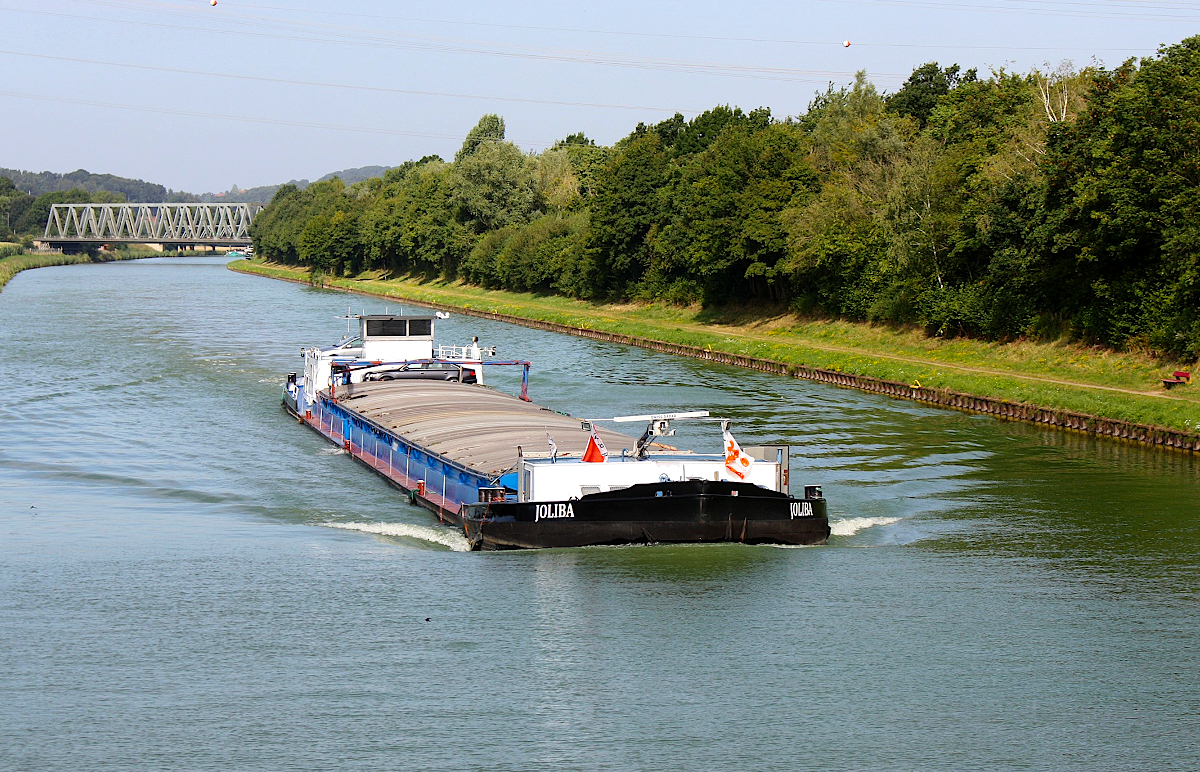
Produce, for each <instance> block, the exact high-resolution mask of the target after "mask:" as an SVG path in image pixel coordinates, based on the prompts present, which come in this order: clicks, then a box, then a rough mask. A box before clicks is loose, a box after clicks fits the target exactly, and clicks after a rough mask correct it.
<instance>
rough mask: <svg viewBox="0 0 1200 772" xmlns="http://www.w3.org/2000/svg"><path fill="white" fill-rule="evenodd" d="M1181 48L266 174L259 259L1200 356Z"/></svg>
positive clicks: (1197, 201)
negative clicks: (607, 141)
mask: <svg viewBox="0 0 1200 772" xmlns="http://www.w3.org/2000/svg"><path fill="white" fill-rule="evenodd" d="M1197 215H1200V37H1193V38H1188V39H1186V40H1184V41H1182V42H1181V43H1179V44H1176V45H1172V46H1167V47H1164V48H1162V49H1161V50H1160V51H1159V52H1158V54H1157V55H1156V56H1153V57H1148V58H1144V59H1140V60H1132V59H1131V60H1129V61H1127V62H1125V63H1124V64H1122V65H1121V66H1120V67H1117V68H1115V69H1105V68H1101V67H1089V68H1086V69H1084V70H1082V71H1074V70H1071V69H1069V68H1067V67H1060V68H1059V69H1057V70H1054V71H1048V72H1042V71H1037V70H1035V71H1032V72H1030V73H1026V74H1018V73H1011V72H1006V71H996V72H992V73H991V74H990V75H989V76H987V77H980V75H979V74H978V73H977V72H975V71H974V70H969V71H965V72H964V71H961V70H960V68H959V67H958V66H952V67H945V68H944V67H942V66H941V65H939V64H938V63H936V62H933V63H929V64H926V65H923V66H921V67H919V68H917V69H916V70H915V71H914V72H913V73H912V75H911V76H910V77H909V78H908V80H907V81H906V82H905V84H904V85H903V87H902V88H900V89H899V90H898V91H896V92H895V93H894V94H890V95H885V94H882V93H880V92H879V91H878V90H877V89H876V88H875V87H874V86H873V85H872V84H871V83H870V82H869V81H868V80H867V79H866V77H865V75H863V74H860V75H859V76H858V77H857V79H856V80H855V82H854V83H853V84H852V85H848V86H845V87H833V86H830V87H829V88H828V89H827V90H826V91H825V92H824V93H821V94H819V95H818V96H817V97H816V98H815V99H814V100H813V102H812V103H811V104H810V106H809V108H808V110H807V112H806V113H805V114H803V115H800V116H794V117H786V118H782V119H780V118H776V117H775V116H772V115H771V113H770V111H769V110H768V109H765V108H760V109H757V110H752V111H749V112H745V111H743V110H741V109H738V108H733V107H715V108H713V109H712V110H709V111H707V112H705V113H703V114H702V115H699V116H697V117H695V118H693V119H692V120H685V119H684V118H683V116H680V115H676V116H675V117H673V118H671V119H668V120H665V121H663V122H661V123H658V124H655V125H649V126H648V125H644V124H638V126H637V127H636V128H634V130H633V131H632V132H631V133H630V134H629V135H628V136H627V137H625V138H623V139H621V140H620V141H618V142H617V143H615V144H614V145H613V146H612V147H602V146H597V145H596V144H595V143H594V142H592V141H591V140H589V139H588V138H587V137H585V136H584V135H583V134H575V135H572V136H569V137H566V138H565V139H563V140H561V141H559V142H558V143H556V144H555V145H554V146H553V147H551V148H550V149H548V150H545V151H544V152H541V153H536V154H527V153H525V152H522V151H521V150H520V149H519V148H518V147H517V146H515V145H514V144H512V143H510V142H508V141H506V140H505V128H504V121H503V119H502V118H500V117H499V116H496V115H486V116H484V117H483V118H482V119H481V120H480V122H479V124H478V125H477V126H476V127H475V128H474V129H472V130H471V132H470V133H469V134H468V136H467V137H466V139H465V141H464V142H463V145H462V148H461V149H460V150H459V151H458V153H457V154H456V155H455V157H454V158H453V159H452V160H450V161H446V160H443V159H442V158H439V157H436V156H430V157H426V158H422V159H420V160H416V161H408V162H406V163H404V164H402V165H401V166H399V167H396V168H393V169H391V170H389V171H387V172H386V173H385V174H384V175H383V176H382V177H376V178H372V179H369V180H366V181H364V182H360V183H358V184H355V185H352V186H349V187H347V186H346V185H345V184H343V183H342V182H341V181H340V180H338V179H333V180H329V181H325V182H320V183H316V184H314V185H311V186H310V187H308V188H307V189H305V190H300V189H298V188H297V187H295V186H284V187H282V188H281V189H280V190H279V191H278V192H277V193H276V194H275V196H274V198H273V199H272V201H271V204H270V205H269V206H268V207H267V209H266V210H265V211H264V212H263V213H262V214H260V215H259V217H258V218H257V219H256V221H255V223H254V225H253V228H252V233H253V236H254V241H255V247H256V249H257V250H258V252H259V253H260V254H262V255H264V256H266V257H268V258H270V259H273V260H277V261H281V262H285V263H292V264H301V265H307V266H310V267H311V268H312V269H313V270H314V271H315V272H317V273H328V274H338V275H356V274H358V273H361V272H363V271H384V272H389V273H392V274H398V275H399V274H408V275H419V276H427V277H445V278H461V279H463V280H465V281H467V282H471V283H474V284H478V285H482V286H484V287H489V288H503V289H510V290H518V291H534V292H543V293H559V294H563V295H567V296H571V297H578V298H586V299H596V300H645V301H666V302H672V303H681V304H687V303H702V304H704V305H706V306H709V307H722V306H729V305H735V306H742V307H749V308H764V309H768V308H769V309H771V310H772V311H774V310H779V309H784V308H787V309H790V310H792V311H795V312H798V313H803V314H807V315H817V316H828V317H843V318H848V319H856V320H869V321H876V322H882V323H892V324H917V325H921V326H923V327H924V328H926V329H927V330H928V331H929V332H930V333H931V334H938V335H970V336H978V337H983V338H987V339H996V340H1008V339H1014V338H1019V337H1056V336H1060V335H1064V334H1065V335H1069V336H1071V337H1073V338H1075V339H1079V340H1083V341H1087V342H1092V343H1099V344H1104V345H1108V346H1114V347H1140V348H1144V349H1148V350H1152V351H1155V352H1158V353H1161V354H1166V355H1171V356H1183V357H1190V358H1193V359H1194V358H1196V357H1197V355H1198V354H1200V218H1198V216H1197Z"/></svg>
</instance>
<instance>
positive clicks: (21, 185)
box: [0, 166, 392, 203]
mask: <svg viewBox="0 0 1200 772" xmlns="http://www.w3.org/2000/svg"><path fill="white" fill-rule="evenodd" d="M391 168H392V167H390V166H360V167H358V168H355V169H343V170H341V171H337V172H330V173H329V174H326V175H325V176H323V177H321V178H320V179H318V180H316V181H317V182H323V181H325V180H329V179H333V178H334V177H341V178H342V181H344V182H345V183H346V184H347V185H353V184H354V183H356V182H362V181H363V180H366V179H370V178H371V177H378V176H381V175H382V174H383V173H384V172H386V171H387V170H388V169H391ZM0 177H8V178H9V179H11V180H12V181H13V184H14V186H15V187H16V188H17V190H19V191H21V192H22V193H26V194H28V195H31V196H40V195H42V194H44V193H54V192H59V191H67V190H75V189H82V190H86V191H87V192H89V193H98V192H101V191H104V192H108V193H119V194H121V195H123V196H125V200H126V201H129V202H131V203H158V202H162V201H171V202H180V203H186V202H221V201H227V202H253V203H266V202H268V201H270V200H271V197H272V196H274V195H275V191H277V190H279V188H280V187H282V186H283V185H284V184H287V183H280V184H278V185H261V186H258V187H254V188H248V189H242V188H238V187H237V186H236V185H234V186H233V187H232V188H231V189H230V190H228V191H223V192H220V193H199V194H197V193H188V192H186V191H182V190H172V189H170V188H167V187H166V186H164V185H159V184H157V183H153V182H146V181H145V180H138V179H132V178H130V177H118V176H116V175H114V174H94V173H92V172H89V171H87V170H86V169H77V170H76V171H73V172H67V173H59V172H48V171H47V172H31V171H25V170H22V169H5V168H2V167H0ZM289 183H290V184H292V185H295V186H296V187H298V188H300V189H304V188H307V187H308V186H309V184H311V183H310V182H309V181H308V180H289Z"/></svg>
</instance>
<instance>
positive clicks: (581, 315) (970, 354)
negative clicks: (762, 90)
mask: <svg viewBox="0 0 1200 772" xmlns="http://www.w3.org/2000/svg"><path fill="white" fill-rule="evenodd" d="M230 267H231V268H233V269H235V270H239V271H243V272H247V273H254V274H258V275H261V276H268V277H271V278H279V279H288V280H292V281H308V280H309V275H308V272H307V271H306V270H304V269H299V268H295V267H291V266H283V265H278V264H270V263H263V262H261V261H258V260H254V261H246V260H241V261H236V262H234V263H231V264H230ZM324 284H325V286H328V287H333V288H338V289H344V290H349V291H353V292H362V293H367V294H372V295H378V296H381V297H387V298H393V299H396V300H410V301H415V302H418V303H419V302H422V301H425V302H434V303H443V304H447V305H454V306H459V307H462V308H470V309H475V310H479V311H487V312H492V313H500V314H509V315H512V316H519V317H523V318H527V319H536V320H541V321H548V322H555V323H558V324H565V325H569V326H573V327H584V328H588V329H595V330H605V331H608V332H614V333H620V334H624V335H633V336H638V337H643V338H652V339H655V340H662V341H668V342H671V343H679V344H683V345H689V346H698V347H701V348H707V349H710V350H713V351H724V352H728V353H732V354H740V355H745V356H752V357H759V358H763V359H771V360H775V361H779V362H784V363H787V364H791V365H805V366H808V367H818V368H824V369H829V370H839V371H842V372H848V373H856V374H859V375H867V376H872V377H875V378H883V379H886V380H890V381H899V382H902V383H907V384H919V385H921V386H925V387H929V388H937V389H951V390H954V391H959V392H964V393H968V394H976V395H980V396H988V397H997V398H1001V399H1007V400H1010V401H1014V402H1024V403H1027V404H1032V405H1040V406H1044V407H1049V408H1055V409H1062V410H1071V411H1075V412H1079V413H1087V414H1091V415H1097V416H1103V417H1106V418H1115V419H1120V420H1125V421H1132V422H1135V423H1142V424H1150V425H1156V426H1166V427H1170V428H1174V429H1180V430H1184V431H1196V430H1197V427H1200V383H1196V384H1193V385H1188V386H1180V387H1176V388H1175V389H1173V390H1171V391H1170V392H1167V391H1165V390H1164V389H1163V387H1162V383H1161V378H1162V377H1163V376H1164V375H1169V374H1170V373H1171V371H1173V370H1175V369H1181V368H1182V369H1191V368H1190V367H1184V366H1182V365H1176V364H1172V363H1163V362H1160V361H1157V360H1155V359H1153V358H1151V357H1149V356H1146V355H1143V354H1138V353H1136V352H1113V351H1106V350H1102V349H1095V348H1089V347H1086V346H1080V345H1077V344H1069V343H1061V342H1060V343H1033V342H1018V343H1008V344H999V343H988V342H984V341H976V340H967V339H954V340H947V339H941V338H928V337H926V336H925V335H923V334H922V333H921V332H920V331H911V330H894V329H890V328H886V327H879V326H875V325H868V324H860V323H851V322H842V321H834V322H830V321H814V320H806V319H801V318H797V317H795V316H791V315H781V316H776V317H773V318H769V319H763V318H753V317H752V316H751V315H750V314H746V315H744V316H739V315H737V314H729V315H726V316H724V317H722V316H714V315H712V314H709V313H706V312H703V311H701V310H700V309H696V308H678V307H673V306H662V305H611V304H596V303H588V302H583V301H578V300H571V299H568V298H562V297H556V296H538V295H531V294H527V293H513V292H495V291H488V290H484V289H480V288H478V287H471V286H467V285H464V284H461V283H453V282H442V281H419V280H415V279H408V278H402V279H390V278H386V277H382V276H374V275H363V276H360V277H357V278H354V279H341V278H336V279H335V278H329V277H326V278H325V280H324Z"/></svg>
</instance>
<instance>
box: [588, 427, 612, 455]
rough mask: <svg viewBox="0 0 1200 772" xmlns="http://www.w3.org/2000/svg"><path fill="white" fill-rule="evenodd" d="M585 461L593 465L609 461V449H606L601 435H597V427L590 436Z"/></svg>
mask: <svg viewBox="0 0 1200 772" xmlns="http://www.w3.org/2000/svg"><path fill="white" fill-rule="evenodd" d="M583 460H584V461H589V462H592V463H600V462H602V461H607V460H608V448H606V447H604V441H603V440H601V439H600V435H598V434H596V427H595V426H593V427H592V433H591V435H590V436H588V444H587V449H586V450H585V451H583Z"/></svg>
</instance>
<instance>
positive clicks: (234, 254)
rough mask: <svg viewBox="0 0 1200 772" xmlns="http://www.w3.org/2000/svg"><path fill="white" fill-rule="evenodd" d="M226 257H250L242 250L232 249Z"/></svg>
mask: <svg viewBox="0 0 1200 772" xmlns="http://www.w3.org/2000/svg"><path fill="white" fill-rule="evenodd" d="M225 257H230V258H233V257H249V255H247V254H246V253H245V252H243V251H242V250H240V249H231V250H229V251H228V252H226V253H225Z"/></svg>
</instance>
